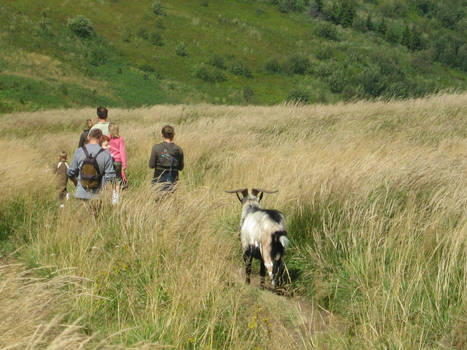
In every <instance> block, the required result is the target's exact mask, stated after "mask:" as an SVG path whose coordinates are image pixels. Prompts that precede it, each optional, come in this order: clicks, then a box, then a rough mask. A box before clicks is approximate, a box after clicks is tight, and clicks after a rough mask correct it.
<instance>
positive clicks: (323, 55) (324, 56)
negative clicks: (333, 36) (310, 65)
mask: <svg viewBox="0 0 467 350" xmlns="http://www.w3.org/2000/svg"><path fill="white" fill-rule="evenodd" d="M333 54H334V50H333V48H332V47H331V46H329V45H322V46H320V47H318V49H317V50H316V51H315V57H316V58H317V59H319V60H328V59H330V58H331V57H332V55H333Z"/></svg>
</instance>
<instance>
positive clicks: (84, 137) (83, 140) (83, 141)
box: [78, 119, 93, 147]
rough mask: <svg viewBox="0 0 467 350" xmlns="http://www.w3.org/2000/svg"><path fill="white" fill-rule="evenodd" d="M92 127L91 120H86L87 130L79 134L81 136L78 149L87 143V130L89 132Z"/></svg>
mask: <svg viewBox="0 0 467 350" xmlns="http://www.w3.org/2000/svg"><path fill="white" fill-rule="evenodd" d="M92 125H93V122H92V120H91V119H87V120H86V127H87V129H84V130H83V132H82V133H81V136H80V138H79V143H78V147H83V146H84V145H85V144H86V142H87V141H88V134H89V130H91V128H92Z"/></svg>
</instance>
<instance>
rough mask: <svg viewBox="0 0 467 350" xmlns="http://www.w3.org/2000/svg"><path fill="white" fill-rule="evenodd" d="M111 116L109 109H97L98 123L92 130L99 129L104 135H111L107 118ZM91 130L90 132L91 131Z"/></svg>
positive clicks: (100, 107)
mask: <svg viewBox="0 0 467 350" xmlns="http://www.w3.org/2000/svg"><path fill="white" fill-rule="evenodd" d="M108 115H109V111H108V110H107V108H105V107H102V106H99V107H97V118H98V121H97V123H96V124H94V125H93V126H92V128H91V130H94V129H99V130H100V131H102V135H106V136H107V135H109V124H110V122H108V121H107V116H108ZM91 130H89V131H91Z"/></svg>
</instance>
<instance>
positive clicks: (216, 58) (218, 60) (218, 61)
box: [208, 54, 226, 69]
mask: <svg viewBox="0 0 467 350" xmlns="http://www.w3.org/2000/svg"><path fill="white" fill-rule="evenodd" d="M208 64H209V65H211V66H213V67H216V68H219V69H225V68H226V66H225V62H224V58H223V57H222V56H220V55H218V54H214V55H212V56H211V58H210V59H209V61H208Z"/></svg>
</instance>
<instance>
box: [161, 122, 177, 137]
mask: <svg viewBox="0 0 467 350" xmlns="http://www.w3.org/2000/svg"><path fill="white" fill-rule="evenodd" d="M161 133H162V137H164V138H166V139H169V140H173V138H174V136H175V130H174V128H173V126H170V125H166V126H164V127H163V128H162V130H161Z"/></svg>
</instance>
